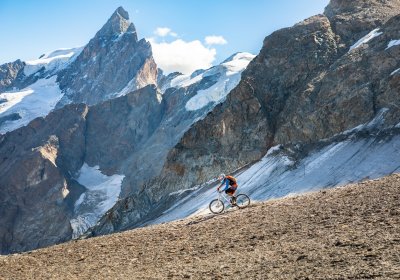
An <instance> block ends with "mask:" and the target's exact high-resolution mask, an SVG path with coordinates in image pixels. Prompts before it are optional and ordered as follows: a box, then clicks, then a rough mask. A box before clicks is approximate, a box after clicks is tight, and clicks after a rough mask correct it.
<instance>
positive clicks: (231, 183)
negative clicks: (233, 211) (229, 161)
mask: <svg viewBox="0 0 400 280" xmlns="http://www.w3.org/2000/svg"><path fill="white" fill-rule="evenodd" d="M218 180H221V185H219V187H218V188H217V190H218V191H220V188H221V187H222V186H225V187H224V189H223V190H222V191H225V193H226V194H227V195H228V196H230V197H231V204H232V205H235V204H236V197H235V192H236V189H237V188H238V184H237V180H236V178H235V177H233V176H230V175H227V176H226V175H225V174H221V175H219V176H218Z"/></svg>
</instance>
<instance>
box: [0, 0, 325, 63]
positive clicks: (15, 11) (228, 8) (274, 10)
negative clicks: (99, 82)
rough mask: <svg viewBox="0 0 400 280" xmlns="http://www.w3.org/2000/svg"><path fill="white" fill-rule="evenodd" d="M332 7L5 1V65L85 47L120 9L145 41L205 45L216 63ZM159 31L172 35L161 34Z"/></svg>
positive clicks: (320, 1) (263, 1) (256, 2)
mask: <svg viewBox="0 0 400 280" xmlns="http://www.w3.org/2000/svg"><path fill="white" fill-rule="evenodd" d="M327 4H328V0H296V1H293V0H280V1H269V0H251V1H244V0H192V1H184V0H140V1H139V0H96V1H95V0H68V1H66V0H56V1H55V0H38V1H33V0H30V1H26V0H25V1H23V0H0V26H1V27H2V28H1V29H0V38H2V40H1V41H2V43H1V44H0V64H1V63H5V62H10V61H14V60H16V59H17V58H20V59H22V60H29V59H35V58H37V57H38V56H40V55H41V54H43V53H46V52H49V51H52V50H55V49H57V48H66V47H75V46H81V45H84V44H86V43H87V42H88V41H89V40H90V39H91V38H92V37H93V36H94V34H95V33H96V31H97V30H98V29H100V28H101V26H102V25H103V24H104V23H105V22H106V21H107V19H108V18H109V17H110V15H111V14H112V13H113V12H114V10H115V9H116V8H117V7H118V6H123V7H124V8H125V9H126V10H127V11H128V12H129V14H130V19H131V21H133V22H134V24H135V26H136V28H137V31H138V35H139V38H142V37H145V38H153V40H154V42H155V43H159V44H161V43H165V44H170V43H172V42H174V41H176V40H181V42H183V43H189V42H194V41H199V42H198V44H201V47H204V48H207V49H208V50H214V52H210V53H209V54H208V55H209V56H212V57H208V59H209V60H212V62H211V63H212V64H215V63H218V62H221V61H222V60H224V59H225V58H227V57H229V56H230V55H231V54H233V53H235V52H238V51H247V52H251V53H254V54H257V53H258V51H259V50H260V48H261V46H262V42H263V39H264V37H265V36H266V35H268V34H270V33H271V32H273V31H275V30H277V29H279V28H282V27H288V26H291V25H293V24H294V23H296V22H299V21H301V20H303V19H305V18H307V17H309V16H312V15H314V14H318V13H321V12H323V9H324V7H325V6H326V5H327ZM159 27H164V28H169V29H170V30H171V31H170V33H169V34H168V35H166V36H164V37H162V36H157V35H156V34H155V33H154V32H155V30H156V29H157V28H159ZM171 35H174V36H171ZM211 35H215V36H220V37H219V38H221V37H222V38H223V39H224V40H225V41H226V43H225V44H221V43H224V42H219V43H220V44H216V43H215V44H207V43H206V42H205V37H207V36H211ZM214 41H215V40H214ZM216 42H217V43H218V40H217V41H216ZM185 46H186V47H192V46H191V45H189V44H187V45H182V47H185ZM161 47H162V46H161ZM199 47H200V46H199Z"/></svg>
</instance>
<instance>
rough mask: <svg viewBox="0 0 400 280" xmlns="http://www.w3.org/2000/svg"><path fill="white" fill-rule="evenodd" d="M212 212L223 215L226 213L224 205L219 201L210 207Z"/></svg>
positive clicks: (212, 202)
mask: <svg viewBox="0 0 400 280" xmlns="http://www.w3.org/2000/svg"><path fill="white" fill-rule="evenodd" d="M209 208H210V211H211V212H212V213H214V214H221V213H222V211H224V208H225V206H224V203H223V202H222V201H221V200H219V199H214V200H213V201H211V202H210V205H209Z"/></svg>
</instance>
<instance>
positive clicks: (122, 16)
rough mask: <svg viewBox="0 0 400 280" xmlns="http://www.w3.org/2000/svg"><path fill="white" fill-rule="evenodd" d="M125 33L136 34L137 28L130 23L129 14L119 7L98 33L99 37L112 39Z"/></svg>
mask: <svg viewBox="0 0 400 280" xmlns="http://www.w3.org/2000/svg"><path fill="white" fill-rule="evenodd" d="M125 32H131V33H134V32H136V29H135V26H134V25H133V23H131V22H130V21H129V14H128V12H127V11H125V10H124V8H122V7H118V9H116V10H115V12H114V13H113V14H112V15H111V17H110V18H109V20H108V21H107V22H106V24H104V26H103V27H102V28H101V29H100V30H99V32H97V34H96V36H99V37H110V36H111V37H112V36H115V35H119V34H121V33H125Z"/></svg>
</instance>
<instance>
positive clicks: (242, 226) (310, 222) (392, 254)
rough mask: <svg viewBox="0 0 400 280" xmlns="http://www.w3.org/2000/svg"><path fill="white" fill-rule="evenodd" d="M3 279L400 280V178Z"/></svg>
mask: <svg viewBox="0 0 400 280" xmlns="http://www.w3.org/2000/svg"><path fill="white" fill-rule="evenodd" d="M0 279H400V174H394V175H391V176H388V177H385V178H382V179H377V180H371V181H365V182H361V183H358V184H353V185H348V186H345V187H339V188H335V189H330V190H322V191H319V192H315V193H309V194H305V195H300V196H295V197H287V198H283V199H277V200H270V201H267V202H265V203H255V204H253V205H251V206H250V207H249V208H247V209H243V210H236V211H229V212H227V213H225V214H222V215H203V216H196V217H192V218H189V219H185V220H181V221H176V222H172V223H168V224H162V225H156V226H150V227H145V228H139V229H135V230H131V231H126V232H123V233H117V234H113V235H108V236H102V237H97V238H91V239H86V240H77V241H71V242H68V243H64V244H62V245H57V246H53V247H49V248H46V249H40V250H36V251H31V252H26V253H21V254H15V255H9V256H0Z"/></svg>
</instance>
